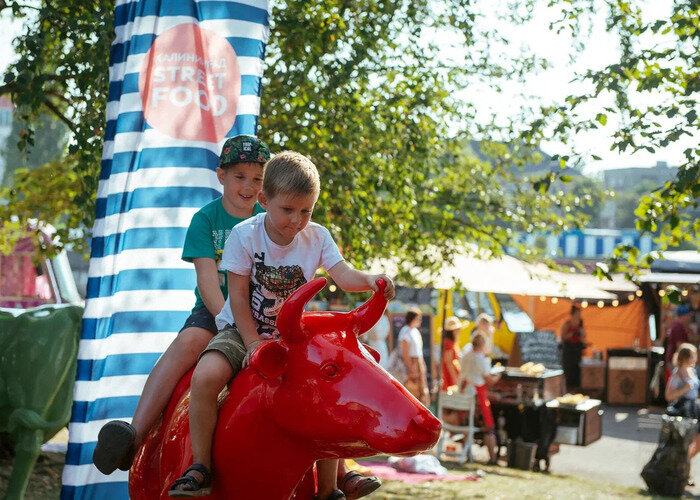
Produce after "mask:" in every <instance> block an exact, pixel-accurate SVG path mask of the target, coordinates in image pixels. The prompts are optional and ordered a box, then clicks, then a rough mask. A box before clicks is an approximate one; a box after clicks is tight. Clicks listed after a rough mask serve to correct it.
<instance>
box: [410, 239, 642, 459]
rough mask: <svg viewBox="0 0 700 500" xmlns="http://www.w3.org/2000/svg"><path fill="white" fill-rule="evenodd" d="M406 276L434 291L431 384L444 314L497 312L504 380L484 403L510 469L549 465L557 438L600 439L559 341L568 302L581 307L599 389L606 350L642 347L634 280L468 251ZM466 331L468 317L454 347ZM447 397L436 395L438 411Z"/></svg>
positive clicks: (595, 404) (597, 422)
mask: <svg viewBox="0 0 700 500" xmlns="http://www.w3.org/2000/svg"><path fill="white" fill-rule="evenodd" d="M412 275H413V276H415V277H416V279H417V280H418V281H419V282H422V283H426V284H427V283H430V284H431V285H432V287H433V290H436V291H437V292H436V293H434V294H433V296H432V298H433V303H434V304H435V310H436V314H435V316H434V320H433V328H432V334H431V337H432V339H433V349H432V352H431V355H432V359H433V363H432V365H433V367H434V369H433V374H434V376H435V377H436V378H437V379H438V382H437V383H433V384H432V386H433V387H439V386H440V383H439V378H440V375H441V373H442V370H438V369H437V368H438V367H440V366H441V364H442V360H441V355H442V352H443V351H442V328H441V326H442V324H443V321H444V318H445V317H447V316H451V315H456V316H458V317H461V318H465V317H466V316H467V315H469V316H471V318H472V319H473V318H474V315H475V313H476V314H478V313H481V312H489V313H490V314H492V316H494V318H495V332H494V346H495V347H497V348H499V350H500V351H502V356H503V358H502V361H501V364H503V365H507V366H494V368H493V369H494V372H501V379H500V381H499V382H498V383H497V384H495V385H493V386H492V387H491V388H490V390H489V399H490V402H491V406H492V410H493V413H494V417H495V418H496V421H497V434H498V441H499V445H510V446H512V447H513V448H512V449H511V453H509V454H508V456H509V463H510V464H511V465H520V466H523V467H525V468H532V467H534V466H536V464H538V465H539V463H540V462H539V460H537V461H536V459H542V460H544V461H545V468H546V467H547V466H548V462H549V457H550V455H551V453H552V452H554V451H556V449H557V445H558V443H562V444H574V445H587V444H590V443H591V442H593V441H595V440H597V439H598V438H599V437H600V435H601V431H602V429H601V419H600V413H599V407H600V404H601V401H600V400H599V399H593V398H589V397H586V396H579V397H573V396H571V395H565V392H566V391H565V384H564V378H563V371H562V369H561V368H562V367H561V361H560V359H561V358H560V355H559V348H558V343H557V337H558V333H559V329H560V326H561V323H563V322H564V320H565V319H566V318H567V317H568V313H569V310H570V307H571V305H572V304H573V303H576V304H578V305H579V307H581V308H582V309H583V312H584V316H583V317H584V322H585V328H586V333H587V335H588V339H587V340H588V341H589V342H591V343H592V346H591V347H590V349H589V352H590V354H595V355H596V359H593V358H589V359H588V360H587V361H585V362H584V367H583V370H584V371H585V372H586V373H588V372H589V367H590V368H593V370H590V372H591V373H590V374H591V375H593V376H594V377H597V378H595V379H594V381H593V382H590V383H592V385H594V386H596V387H598V389H599V394H602V393H603V390H602V389H603V388H604V387H605V385H606V384H605V374H606V365H605V360H604V357H605V355H604V353H605V352H606V350H608V349H613V348H620V347H625V346H632V347H636V348H642V347H646V346H648V345H649V339H648V330H647V323H646V312H645V308H644V304H643V303H642V301H641V300H639V299H638V296H637V295H636V291H637V288H636V286H634V285H633V284H631V283H628V282H626V281H623V280H621V279H616V280H614V281H613V282H607V283H606V282H602V281H600V280H598V279H596V278H595V277H592V276H588V275H581V274H572V273H563V272H560V271H553V270H550V269H549V268H548V267H547V266H545V265H543V264H530V263H525V262H523V261H520V260H518V259H516V258H513V257H510V256H507V255H504V256H500V257H498V258H492V259H489V258H488V255H486V254H485V253H484V252H479V251H474V249H468V248H467V249H465V252H464V253H463V254H460V255H458V256H457V257H456V258H455V259H454V261H453V263H452V265H450V266H445V267H443V268H442V269H441V270H440V274H439V275H438V276H435V277H432V276H428V275H427V274H426V273H418V272H413V273H412ZM478 298H480V299H481V300H480V301H478V300H476V299H478ZM484 306H486V307H484ZM472 328H473V323H469V324H468V326H466V327H465V328H463V329H462V331H461V332H460V334H459V335H458V343H459V346H460V348H461V347H463V346H464V345H466V343H468V342H469V340H470V334H471V330H472ZM494 361H495V360H494ZM623 366H624V364H623ZM645 373H646V372H645ZM587 380H588V379H587ZM446 394H449V393H440V392H437V399H438V407H439V406H440V404H439V398H440V397H445V395H446ZM516 448H517V449H516ZM516 457H517V458H516Z"/></svg>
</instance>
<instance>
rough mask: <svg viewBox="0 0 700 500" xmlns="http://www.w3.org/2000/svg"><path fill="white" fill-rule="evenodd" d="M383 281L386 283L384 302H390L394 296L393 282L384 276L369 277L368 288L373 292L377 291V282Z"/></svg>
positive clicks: (374, 275)
mask: <svg viewBox="0 0 700 500" xmlns="http://www.w3.org/2000/svg"><path fill="white" fill-rule="evenodd" d="M379 280H384V281H385V282H386V287H385V288H384V298H385V299H386V300H391V299H393V298H394V296H395V295H396V290H395V289H394V282H393V281H392V280H391V278H390V277H389V276H387V275H386V274H373V275H370V276H369V282H368V284H369V287H370V288H371V289H372V290H374V291H375V292H378V291H379V285H377V281H379Z"/></svg>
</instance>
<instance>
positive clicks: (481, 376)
mask: <svg viewBox="0 0 700 500" xmlns="http://www.w3.org/2000/svg"><path fill="white" fill-rule="evenodd" d="M469 345H471V349H469V348H468V347H469ZM469 345H467V347H465V349H464V350H463V351H462V353H463V354H462V359H461V365H462V368H461V370H460V377H459V379H460V381H459V387H460V390H461V391H462V392H464V391H465V390H466V388H467V385H471V386H473V387H474V389H475V391H476V399H477V401H478V403H479V409H480V410H481V417H482V418H483V420H484V427H485V430H486V432H485V434H484V444H485V445H486V447H487V448H488V450H489V464H490V465H496V464H497V461H498V455H497V448H496V435H495V434H494V428H495V422H494V420H493V413H492V412H491V402H490V401H489V396H488V384H495V383H496V382H498V381H499V380H500V379H501V375H500V374H498V375H492V374H491V360H490V359H489V358H488V357H486V354H485V353H484V349H485V348H486V337H485V336H484V334H483V333H475V334H473V336H472V342H471V344H469Z"/></svg>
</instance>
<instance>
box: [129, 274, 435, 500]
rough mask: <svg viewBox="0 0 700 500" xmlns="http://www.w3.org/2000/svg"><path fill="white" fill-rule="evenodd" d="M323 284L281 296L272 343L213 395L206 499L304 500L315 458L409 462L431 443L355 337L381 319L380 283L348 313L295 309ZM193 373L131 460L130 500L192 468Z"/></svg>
mask: <svg viewBox="0 0 700 500" xmlns="http://www.w3.org/2000/svg"><path fill="white" fill-rule="evenodd" d="M325 284H326V280H325V279H324V278H317V279H315V280H313V281H310V282H309V283H306V284H305V285H303V286H302V287H300V288H299V289H298V290H297V291H296V292H294V294H292V296H290V297H289V299H288V300H287V301H286V302H285V304H284V306H283V307H282V309H281V311H280V313H279V316H278V317H277V329H278V331H279V333H280V340H279V341H274V342H267V343H265V344H264V345H263V346H261V347H260V348H258V349H257V350H256V351H255V352H254V354H253V356H252V358H251V360H250V366H249V367H247V368H245V369H244V370H243V371H241V372H240V373H239V374H238V375H237V376H236V377H235V378H234V379H233V381H232V382H231V384H230V387H229V392H228V394H227V395H225V396H224V397H223V398H221V401H220V405H219V419H218V424H217V427H216V431H215V434H214V447H213V468H214V471H215V474H214V480H213V484H212V494H211V495H210V496H209V497H206V498H212V499H221V500H224V499H230V498H236V499H241V500H246V499H256V500H259V499H265V500H275V499H280V500H282V499H289V498H292V497H293V498H296V499H301V500H307V499H309V498H311V497H312V496H313V493H314V491H313V479H312V477H313V476H311V474H312V471H313V466H314V463H315V462H316V461H317V460H320V459H326V458H345V457H367V456H372V455H376V454H380V453H387V454H392V455H413V454H416V453H419V452H421V451H424V450H427V449H430V448H432V447H433V446H434V445H435V443H436V442H437V440H438V437H439V434H440V422H439V420H437V419H436V418H435V417H434V416H433V415H432V414H431V413H430V412H429V411H428V410H427V409H426V408H425V407H424V406H423V405H422V404H421V403H419V402H418V400H417V399H415V398H414V397H413V396H412V395H411V394H410V393H409V392H408V391H407V390H406V389H405V388H404V387H403V386H402V385H401V384H400V383H399V382H397V381H396V380H395V379H394V378H392V377H391V376H390V375H389V374H388V373H387V372H386V371H384V370H383V369H382V368H381V367H380V366H379V364H378V363H377V361H378V360H377V359H376V353H374V352H371V351H370V350H369V349H368V348H367V347H366V346H364V345H363V344H361V343H360V342H358V339H357V337H358V335H360V334H362V333H364V332H366V331H367V330H369V328H370V327H371V326H372V325H374V324H375V323H376V322H377V321H378V320H379V318H380V316H381V314H382V313H383V311H384V309H385V307H386V300H385V299H384V296H383V289H384V286H385V283H383V282H381V281H380V282H379V285H380V291H379V292H377V293H375V294H374V295H373V296H372V298H370V300H369V301H368V302H366V303H365V304H363V305H362V306H360V307H358V308H357V309H355V310H354V311H351V312H348V313H338V312H303V311H304V307H305V306H306V304H307V303H308V302H309V301H310V300H311V299H312V298H313V297H314V296H315V295H316V294H317V293H318V292H319V291H320V290H321V289H322V288H323V287H324V286H325ZM191 376H192V372H189V373H188V374H187V375H185V376H184V377H183V379H182V380H181V381H180V383H179V384H178V386H177V388H176V389H175V392H174V393H173V396H172V399H171V401H170V404H169V405H168V407H167V409H166V411H165V413H164V415H163V419H162V422H161V423H160V424H159V425H156V426H155V427H154V428H153V429H152V430H151V432H150V434H149V435H148V437H147V438H146V440H145V441H144V443H143V445H142V447H141V448H140V450H139V452H138V454H137V456H136V459H135V461H134V465H133V467H132V469H131V474H130V476H129V493H130V497H131V498H132V499H134V500H153V499H157V498H160V499H166V498H168V487H169V485H170V484H172V482H173V481H174V480H175V479H176V478H177V477H179V476H180V474H181V473H182V471H183V470H185V468H186V467H187V466H188V465H190V464H191V463H192V449H191V445H190V435H189V414H188V401H189V385H190V378H191ZM309 485H311V486H309Z"/></svg>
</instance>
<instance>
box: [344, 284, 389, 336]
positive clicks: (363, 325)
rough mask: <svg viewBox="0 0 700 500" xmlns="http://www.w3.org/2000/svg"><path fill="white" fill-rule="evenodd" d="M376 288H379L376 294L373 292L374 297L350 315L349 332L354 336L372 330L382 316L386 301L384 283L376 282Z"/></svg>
mask: <svg viewBox="0 0 700 500" xmlns="http://www.w3.org/2000/svg"><path fill="white" fill-rule="evenodd" d="M377 287H379V291H378V292H374V295H372V297H370V299H369V300H368V301H367V302H365V303H364V304H362V305H361V306H360V307H358V308H357V309H355V310H354V311H352V312H351V313H350V316H351V318H350V329H351V330H350V331H351V332H352V333H354V334H355V335H358V336H359V335H362V334H363V333H365V332H366V331H367V330H369V329H370V328H372V327H373V326H374V325H376V324H377V321H379V318H381V317H382V314H384V309H386V299H385V298H384V289H385V288H386V281H384V280H383V279H379V280H377ZM348 333H350V332H348Z"/></svg>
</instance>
